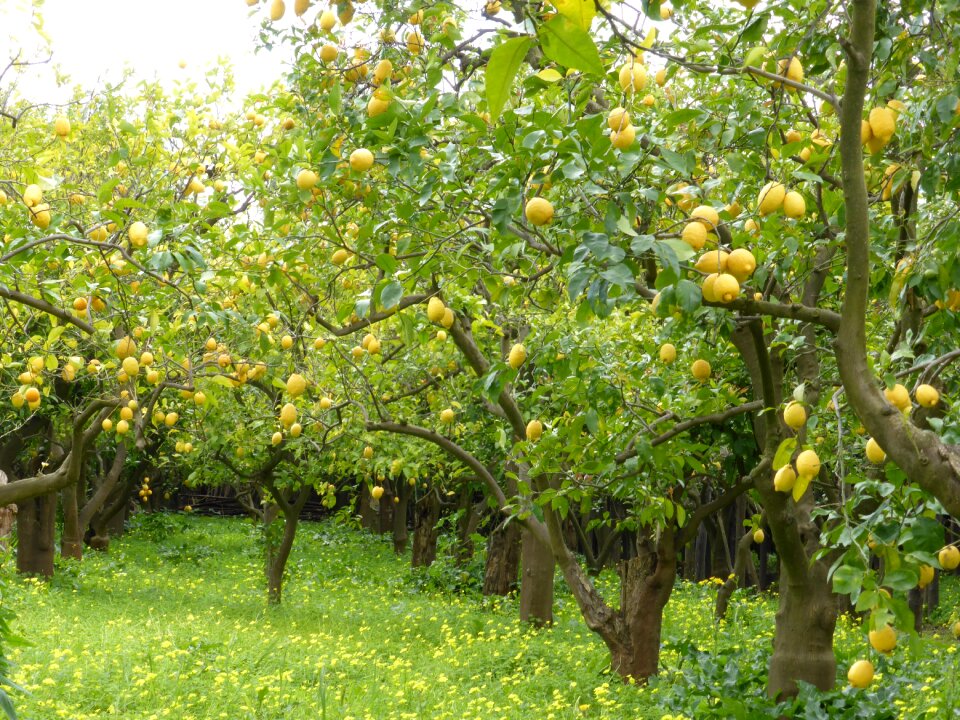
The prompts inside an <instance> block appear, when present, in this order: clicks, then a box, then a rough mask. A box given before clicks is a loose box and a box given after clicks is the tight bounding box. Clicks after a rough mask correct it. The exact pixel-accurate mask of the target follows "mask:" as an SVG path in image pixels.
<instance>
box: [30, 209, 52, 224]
mask: <svg viewBox="0 0 960 720" xmlns="http://www.w3.org/2000/svg"><path fill="white" fill-rule="evenodd" d="M51 220H52V216H51V215H50V206H49V205H47V203H40V204H39V205H34V206H33V207H32V208H30V222H32V223H33V224H34V225H36V226H37V227H38V228H40V229H41V230H46V229H47V228H48V227H50V221H51Z"/></svg>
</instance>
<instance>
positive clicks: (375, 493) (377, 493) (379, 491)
mask: <svg viewBox="0 0 960 720" xmlns="http://www.w3.org/2000/svg"><path fill="white" fill-rule="evenodd" d="M370 497H372V498H373V499H374V500H379V499H380V498H382V497H383V488H382V487H380V486H379V485H376V486H374V487H373V488H371V489H370Z"/></svg>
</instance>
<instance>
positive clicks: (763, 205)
mask: <svg viewBox="0 0 960 720" xmlns="http://www.w3.org/2000/svg"><path fill="white" fill-rule="evenodd" d="M786 195H787V190H786V188H785V187H784V186H783V184H782V183H778V182H769V183H767V184H766V185H764V186H763V188H761V190H760V194H759V195H758V196H757V209H758V210H759V211H760V214H761V215H769V214H770V213H772V212H776V211H777V210H779V209H780V207H781V206H782V205H783V199H784V198H785V197H786Z"/></svg>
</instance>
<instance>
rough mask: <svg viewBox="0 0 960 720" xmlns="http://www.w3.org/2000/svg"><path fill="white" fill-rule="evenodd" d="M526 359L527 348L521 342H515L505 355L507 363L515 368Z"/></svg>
mask: <svg viewBox="0 0 960 720" xmlns="http://www.w3.org/2000/svg"><path fill="white" fill-rule="evenodd" d="M526 359H527V349H526V348H525V347H524V346H523V345H522V344H521V343H516V344H515V345H514V346H513V347H512V348H510V354H509V355H507V364H508V365H509V366H510V367H512V368H513V369H514V370H516V369H518V368H519V367H520V366H521V365H523V363H524V361H525V360H526Z"/></svg>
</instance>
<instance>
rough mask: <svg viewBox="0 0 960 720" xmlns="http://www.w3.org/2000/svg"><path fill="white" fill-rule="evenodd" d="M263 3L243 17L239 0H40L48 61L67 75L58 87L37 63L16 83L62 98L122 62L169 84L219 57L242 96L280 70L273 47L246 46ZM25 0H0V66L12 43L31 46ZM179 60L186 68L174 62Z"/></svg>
mask: <svg viewBox="0 0 960 720" xmlns="http://www.w3.org/2000/svg"><path fill="white" fill-rule="evenodd" d="M267 4H268V3H266V2H261V3H260V4H259V5H258V6H257V8H256V15H255V16H254V17H251V8H249V7H247V4H246V2H245V0H45V1H44V2H43V3H42V5H41V6H40V9H39V12H40V14H41V15H42V17H43V29H44V31H45V32H46V34H47V35H48V36H49V37H50V40H51V47H52V49H53V59H52V62H53V63H57V64H58V65H59V66H60V68H61V70H62V71H64V72H66V73H67V74H69V76H70V83H69V85H68V87H67V88H63V89H58V88H57V84H56V80H55V77H54V73H53V71H52V68H42V69H37V70H36V71H35V72H31V74H30V78H29V81H28V82H24V81H23V80H21V82H20V91H21V93H22V94H24V95H26V96H27V97H29V98H30V99H31V100H36V101H41V102H53V103H59V102H65V101H66V100H67V99H68V98H69V97H70V95H71V92H70V88H71V87H73V86H74V85H77V84H79V85H82V86H83V87H84V88H85V89H95V88H98V87H102V85H103V82H104V81H105V80H116V79H118V78H119V77H120V76H121V74H122V70H123V68H124V67H125V66H129V67H131V68H133V69H134V71H135V76H136V77H137V78H142V79H154V78H159V79H160V80H162V81H164V83H165V84H167V85H172V84H173V83H174V82H176V81H177V80H187V79H191V78H199V77H201V76H202V75H203V72H204V70H205V69H208V68H209V67H210V66H211V65H214V64H216V63H217V62H218V58H220V57H224V58H227V59H229V61H230V62H231V64H232V65H233V66H234V71H235V75H236V79H237V89H238V91H239V96H241V97H242V95H244V94H246V92H248V91H252V90H257V89H259V88H261V87H264V86H267V85H269V84H270V83H271V82H272V81H273V80H275V79H276V78H278V77H279V76H280V75H281V74H282V70H283V63H282V58H281V57H280V54H279V53H276V52H275V53H272V54H269V55H268V54H265V53H263V52H261V53H260V54H256V55H255V54H254V52H253V50H254V46H255V44H256V43H255V38H256V35H257V31H258V29H259V27H260V21H261V20H262V16H264V15H265V14H266V12H267ZM288 5H290V6H292V2H290V3H288ZM33 6H34V2H32V0H0V64H2V65H0V69H2V66H5V65H6V62H7V60H8V59H9V57H10V55H11V53H13V54H15V53H16V51H17V49H18V48H22V47H24V46H26V47H30V46H33V47H34V48H35V47H36V41H35V40H34V38H36V34H35V33H33V32H32V31H31V30H30V24H31V18H32V16H33V14H34V12H35V8H34V7H33ZM288 15H289V16H290V17H291V18H292V16H293V11H292V10H288ZM285 21H286V22H290V21H292V20H285ZM11 37H12V38H15V40H11ZM34 57H36V55H35V56H34ZM181 60H183V61H185V62H186V68H183V69H181V68H180V67H179V63H180V61H181Z"/></svg>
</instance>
